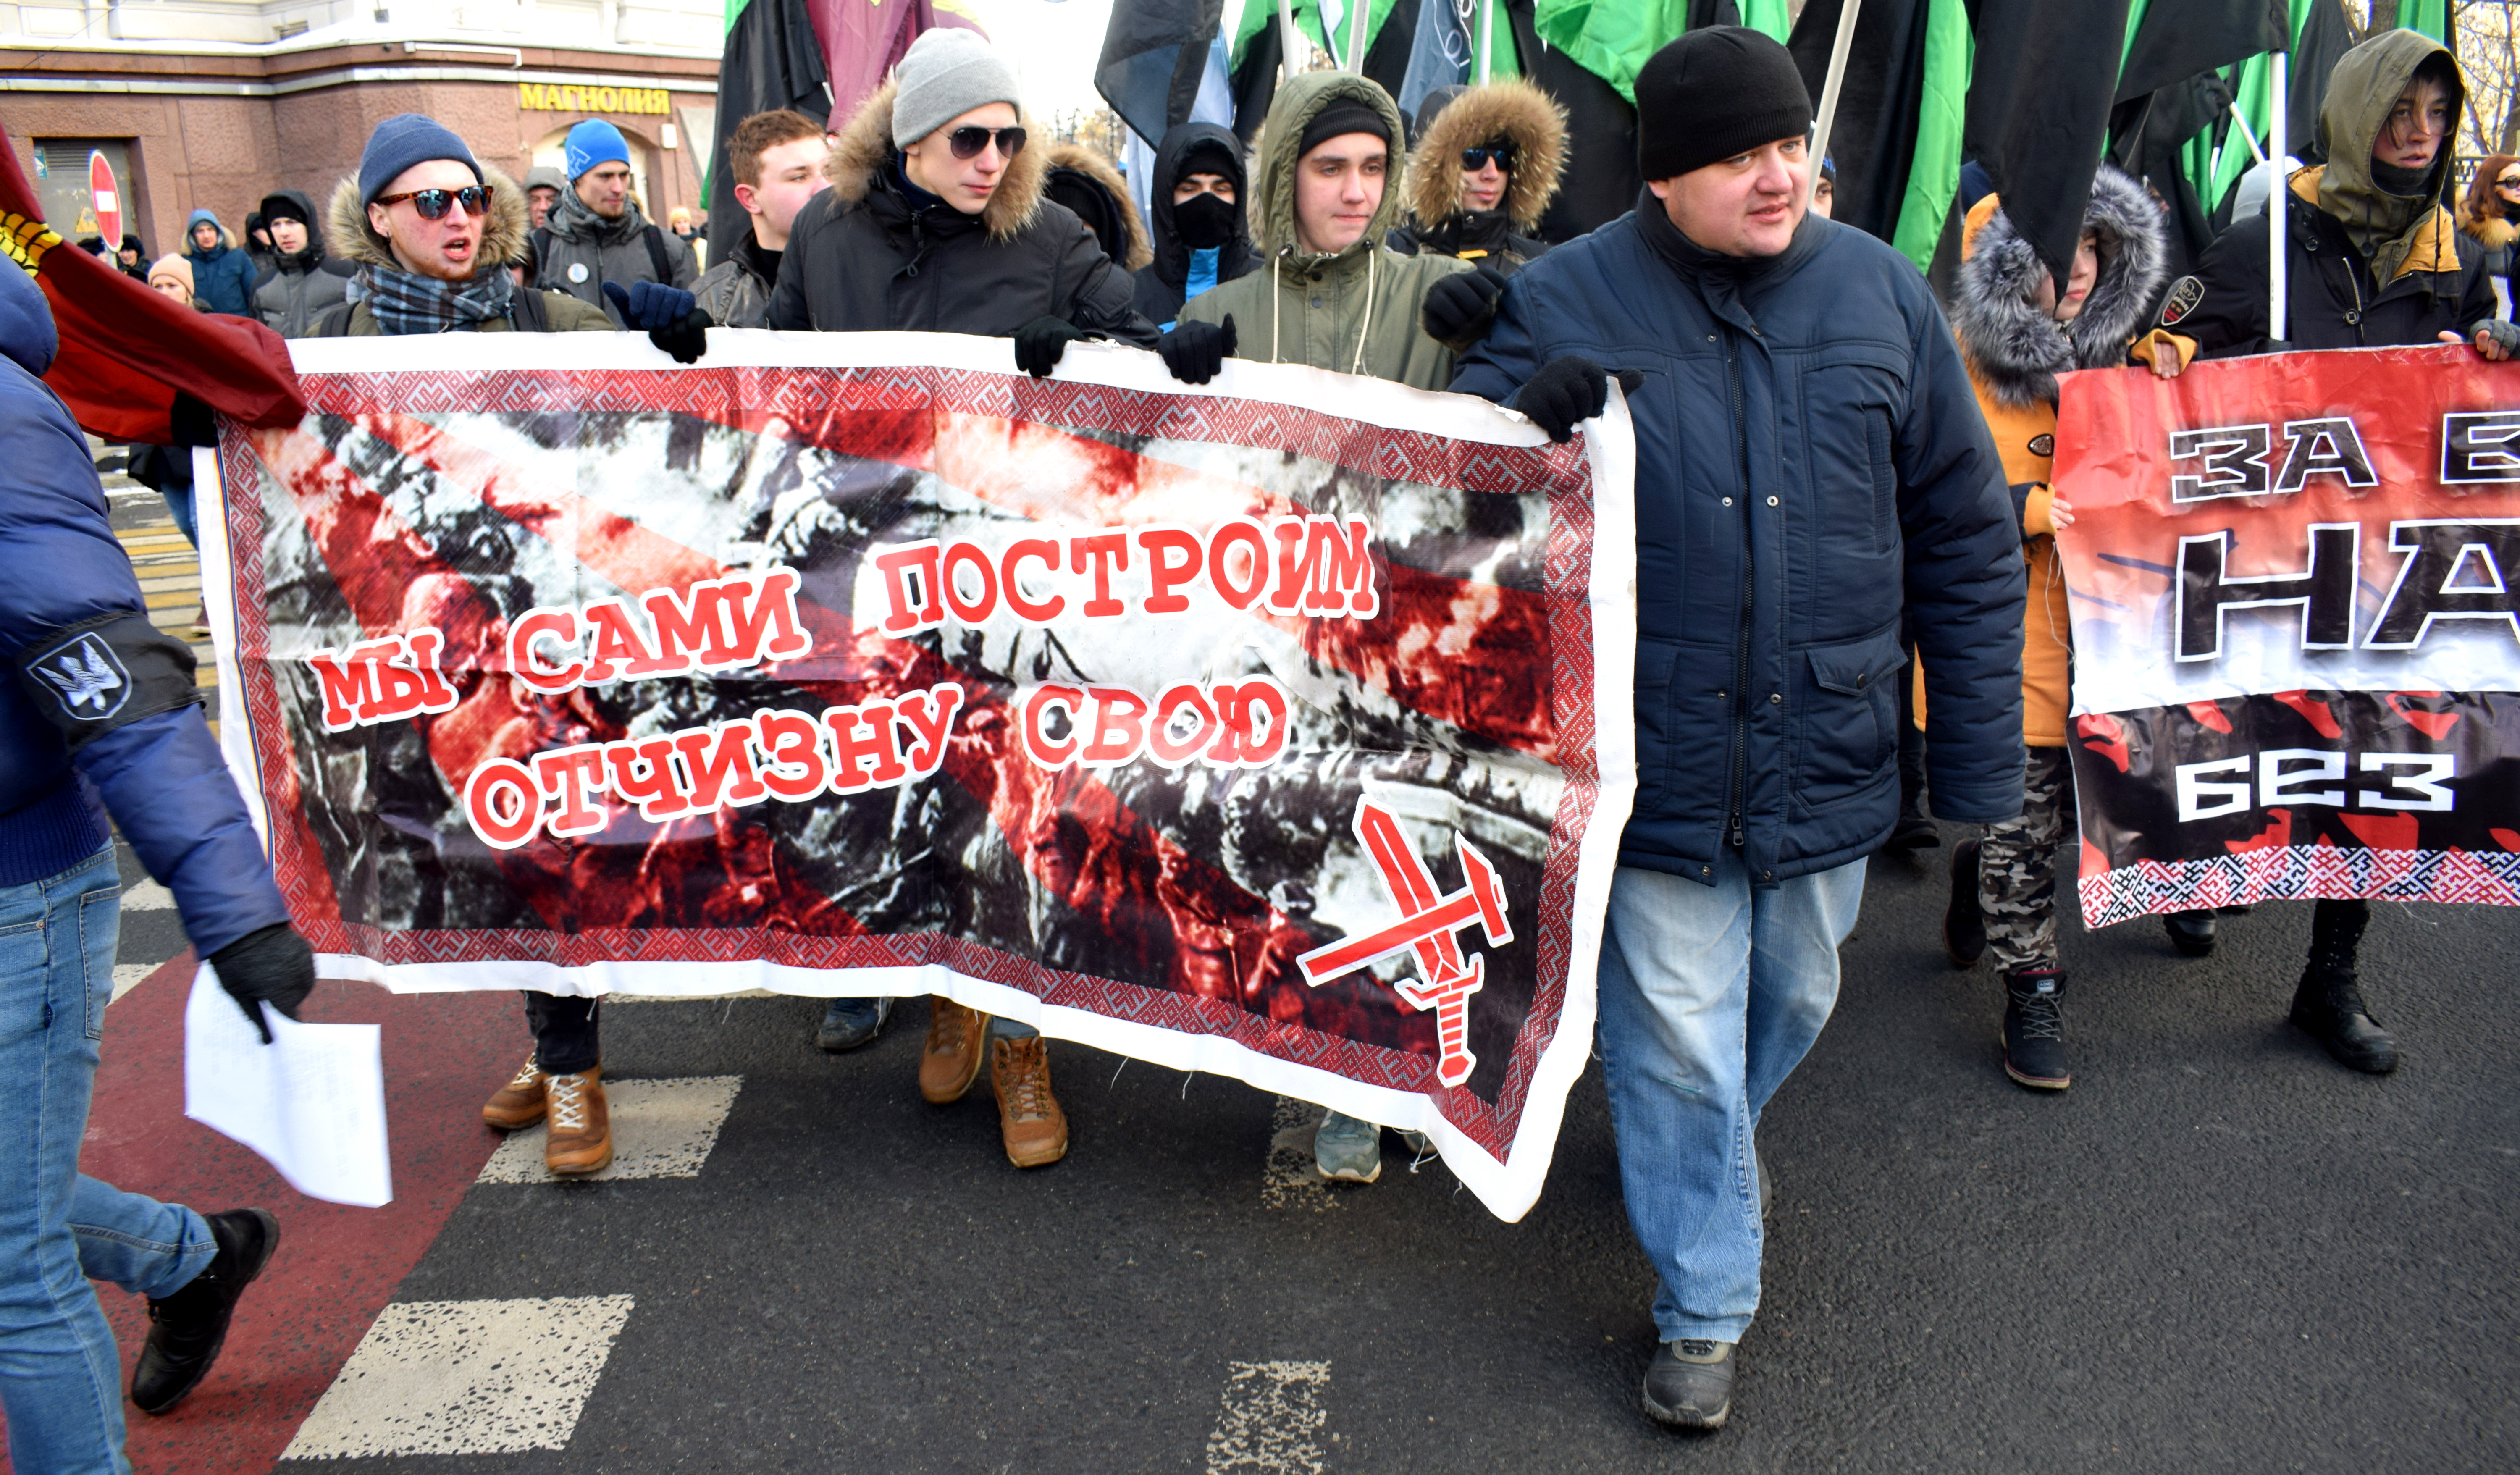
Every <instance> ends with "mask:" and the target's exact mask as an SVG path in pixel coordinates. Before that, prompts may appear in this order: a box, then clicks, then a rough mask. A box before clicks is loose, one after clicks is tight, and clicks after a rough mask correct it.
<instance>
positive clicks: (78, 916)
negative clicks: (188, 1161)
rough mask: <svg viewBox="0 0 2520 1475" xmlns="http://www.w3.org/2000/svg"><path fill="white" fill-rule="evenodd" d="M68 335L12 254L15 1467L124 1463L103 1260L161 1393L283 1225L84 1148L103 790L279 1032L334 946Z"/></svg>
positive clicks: (1, 1033)
mask: <svg viewBox="0 0 2520 1475" xmlns="http://www.w3.org/2000/svg"><path fill="white" fill-rule="evenodd" d="M57 346H58V340H57V339H56V337H55V334H54V329H53V320H52V314H51V311H50V309H49V308H48V307H47V305H46V304H45V301H44V295H43V292H42V291H41V290H40V289H38V288H37V287H36V286H35V283H34V279H33V278H32V277H31V276H29V275H28V273H27V272H26V271H24V270H22V269H21V268H20V267H19V266H18V264H17V263H15V262H14V261H9V260H0V465H5V466H7V467H8V468H9V469H10V478H9V486H8V490H7V492H6V494H5V495H0V661H5V662H6V663H7V666H8V670H7V671H6V673H5V674H0V1122H4V1123H5V1130H0V1361H5V1363H6V1365H7V1367H8V1369H9V1375H8V1376H7V1377H6V1378H0V1401H5V1403H6V1406H7V1408H8V1414H9V1448H10V1454H11V1457H12V1460H13V1462H14V1463H15V1464H16V1466H17V1467H18V1468H19V1469H21V1470H44V1471H64V1472H67V1471H78V1472H87V1471H100V1472H112V1471H127V1470H129V1469H130V1468H131V1467H130V1465H129V1464H128V1463H127V1462H125V1461H124V1459H123V1457H122V1440H123V1426H122V1410H121V1402H122V1394H121V1390H120V1389H119V1388H118V1387H117V1386H116V1379H117V1375H118V1369H119V1367H120V1365H121V1364H120V1362H119V1361H118V1359H117V1358H116V1357H115V1354H114V1348H113V1334H112V1331H111V1330H110V1329H109V1328H108V1327H107V1325H106V1321H105V1316H104V1314H103V1312H102V1311H100V1310H99V1308H98V1306H97V1301H96V1292H95V1290H94V1289H93V1288H92V1287H91V1286H90V1285H89V1284H88V1282H89V1280H90V1279H92V1278H93V1279H100V1280H110V1281H112V1282H114V1283H115V1284H118V1285H121V1286H122V1287H124V1288H125V1289H127V1290H132V1291H137V1292H140V1293H141V1294H144V1295H146V1296H148V1297H149V1298H150V1319H151V1322H152V1325H151V1327H150V1332H149V1342H148V1346H147V1347H146V1348H144V1349H143V1351H142V1353H141V1356H140V1363H139V1366H138V1368H137V1369H136V1370H135V1372H134V1374H133V1379H132V1388H131V1397H132V1402H134V1403H135V1404H137V1405H139V1406H140V1408H142V1409H143V1410H144V1411H146V1412H150V1413H162V1412H164V1411H165V1410H166V1409H168V1408H172V1407H174V1405H175V1403H176V1402H177V1401H178V1400H180V1399H181V1398H183V1397H184V1395H185V1394H187V1393H189V1392H191V1391H192V1389H193V1387H194V1385H195V1384H197V1383H199V1382H200V1381H201V1378H202V1375H203V1373H205V1372H207V1371H208V1370H209V1366H210V1362H211V1360H212V1359H214V1358H216V1357H217V1356H218V1351H219V1345H220V1341H221V1339H222V1338H223V1337H224V1336H225V1334H226V1331H227V1324H228V1319H229V1317H230V1314H231V1313H232V1312H233V1311H234V1309H235V1306H236V1300H237V1297H238V1295H239V1293H241V1292H242V1291H243V1290H244V1289H245V1286H246V1284H247V1283H248V1281H250V1280H252V1279H253V1277H254V1276H255V1275H256V1274H260V1273H261V1270H262V1268H263V1265H264V1264H265V1263H266V1262H267V1261H268V1260H269V1259H270V1256H271V1252H272V1249H273V1247H274V1246H275V1245H276V1244H277V1243H278V1242H279V1233H280V1230H279V1226H278V1224H277V1223H276V1222H275V1221H274V1220H273V1219H272V1217H271V1216H270V1215H269V1214H267V1213H265V1212H263V1211H262V1210H260V1209H239V1210H235V1211H233V1212H231V1213H226V1214H217V1215H212V1216H210V1217H209V1218H207V1219H204V1218H203V1216H202V1215H200V1214H197V1213H195V1212H193V1211H192V1210H191V1209H188V1208H185V1207H183V1206H182V1205H180V1204H164V1203H159V1202H158V1201H157V1200H155V1199H151V1198H146V1197H143V1196H142V1195H140V1194H137V1193H124V1192H121V1191H119V1190H117V1189H115V1188H113V1187H112V1185H110V1184H103V1183H99V1182H97V1181H96V1180H95V1179H92V1178H87V1177H84V1176H83V1175H81V1174H80V1173H79V1171H78V1155H79V1140H80V1139H81V1137H82V1136H83V1135H84V1134H85V1132H86V1128H87V1114H88V1096H89V1092H90V1090H91V1089H92V1087H93V1086H94V1084H95V1077H96V1064H97V1047H98V1040H99V1038H100V1037H101V1036H102V1035H103V1033H104V1029H105V1008H106V1005H107V1004H108V1003H110V1002H111V1001H112V994H113V949H114V934H115V923H116V920H117V917H118V915H119V913H118V903H119V898H120V892H121V886H120V882H119V877H118V875H117V873H116V871H115V867H114V863H113V848H112V842H111V835H112V832H111V830H110V829H109V828H108V827H107V820H106V817H107V815H108V813H109V812H110V813H111V814H112V819H113V823H114V824H115V825H117V826H119V827H121V830H122V833H123V835H124V837H125V838H127V839H128V840H129V841H130V842H131V848H132V850H133V851H134V852H135V853H136V854H137V855H138V856H139V858H140V863H141V864H142V865H143V866H145V867H147V868H148V870H149V873H150V874H151V875H154V876H156V877H157V878H158V880H159V881H160V882H162V883H164V884H165V886H166V887H167V889H168V890H170V891H172V892H173V893H174V896H175V905H176V907H177V909H178V910H179V911H180V912H181V914H182V916H183V919H184V930H185V932H186V934H187V935H189V936H190V937H191V938H192V941H193V946H194V947H195V948H196V949H197V950H198V951H199V952H200V953H201V954H202V956H203V957H205V958H207V959H209V960H210V961H211V962H212V963H213V964H214V965H215V966H216V967H217V969H218V974H219V981H220V983H222V984H223V985H225V986H226V988H227V990H228V992H229V993H230V994H232V995H234V996H235V997H236V999H237V1001H238V1003H239V1004H240V1005H241V1006H243V1007H244V1008H245V1010H246V1014H247V1016H248V1018H251V1019H253V1020H254V1021H255V1022H256V1024H257V1025H260V1026H261V1027H262V1028H263V1029H264V1032H265V1035H266V1038H267V1037H268V1032H269V1031H268V1026H267V1025H263V1023H262V1014H261V1012H260V1009H261V1006H263V1005H266V1004H267V1005H270V1006H273V1007H276V1008H278V1009H280V1010H282V1011H283V1012H285V1013H290V1014H294V1012H295V1010H296V1008H297V1006H298V1005H299V1004H300V1003H301V1002H302V1001H303V1000H304V999H305V997H306V994H307V992H308V990H310V989H311V988H313V987H314V983H315V966H314V955H313V954H312V953H311V952H309V951H308V949H307V946H306V942H305V940H304V939H303V938H301V937H299V936H298V935H297V933H296V932H295V931H294V930H293V929H292V928H291V926H290V925H289V912H288V909H287V908H286V907H284V906H283V905H282V903H281V898H280V891H279V888H278V887H277V886H275V885H274V884H273V883H272V878H271V869H270V867H269V866H268V865H266V864H265V863H264V860H263V855H262V847H261V845H260V844H259V843H258V842H257V841H256V840H255V838H254V832H253V827H252V825H251V823H250V821H249V820H248V817H247V814H246V808H245V800H244V797H243V796H242V795H240V794H239V793H238V792H237V786H236V783H235V782H234V781H233V780H231V779H230V778H229V777H228V771H227V765H226V764H225V763H224V762H222V761H221V759H220V757H219V750H218V746H217V744H216V743H215V742H213V741H212V740H211V738H210V733H209V728H208V726H207V725H206V724H205V723H203V720H202V713H201V710H200V707H199V706H198V705H197V702H198V697H197V694H196V693H195V689H194V685H193V655H192V651H191V649H190V648H187V647H186V646H184V645H183V643H181V642H180V641H177V640H175V639H174V638H173V637H171V636H168V635H166V634H164V633H162V632H160V631H158V630H157V629H156V628H155V627H153V626H152V625H151V624H150V623H149V611H148V607H147V605H146V603H144V602H143V600H142V598H141V594H140V581H139V578H138V576H137V575H135V574H134V573H133V572H132V568H131V561H130V559H129V557H128V556H127V555H125V554H124V552H123V550H122V545H121V544H120V543H119V542H118V541H117V540H116V539H115V538H114V535H113V528H112V524H111V523H110V521H109V520H108V518H107V515H106V505H105V493H104V489H103V488H102V487H101V486H99V485H98V482H97V475H96V466H95V463H94V462H93V461H92V460H91V459H90V458H89V454H88V448H87V442H86V440H85V438H84V437H83V436H81V434H80V433H79V428H78V425H77V424H76V423H75V422H73V421H72V420H71V418H70V415H69V412H68V411H67V409H65V408H64V407H63V405H62V402H61V400H60V399H59V398H57V397H56V396H55V395H54V393H53V391H52V390H51V388H49V387H48V386H46V384H45V383H44V382H43V380H42V379H41V378H39V376H40V375H42V374H43V372H44V371H45V370H46V369H47V368H49V367H50V366H51V364H52V360H53V353H54V350H55V348H56V347H57ZM179 449H180V448H179ZM168 1068H175V1067H174V1066H173V1063H172V1062H168Z"/></svg>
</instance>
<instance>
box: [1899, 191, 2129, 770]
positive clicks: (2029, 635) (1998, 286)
mask: <svg viewBox="0 0 2520 1475" xmlns="http://www.w3.org/2000/svg"><path fill="white" fill-rule="evenodd" d="M2083 228H2084V229H2085V230H2087V231H2091V232H2093V233H2095V234H2096V235H2097V237H2098V246H2099V257H2100V270H2099V276H2098V278H2097V280H2096V281H2094V282H2093V286H2092V291H2091V295H2090V296H2089V297H2088V298H2087V299H2086V300H2085V301H2084V303H2083V310H2082V312H2081V313H2079V314H2078V315H2077V316H2076V317H2075V318H2074V320H2073V321H2072V322H2071V323H2062V324H2060V323H2058V322H2057V321H2056V320H2055V318H2054V316H2053V315H2052V314H2051V313H2050V312H2049V311H2048V309H2046V308H2042V307H2040V306H2039V305H2038V303H2037V300H2036V299H2037V297H2038V296H2039V294H2040V287H2041V285H2042V284H2043V283H2045V282H2046V281H2047V280H2048V269H2047V267H2045V266H2044V265H2042V264H2041V263H2040V260H2039V256H2038V253H2037V252H2036V251H2034V250H2033V249H2032V248H2031V246H2030V243H2029V242H2027V241H2024V240H2022V239H2021V237H2020V236H2019V235H2017V234H2015V233H2014V231H2013V229H2012V223H2011V222H2010V221H2009V220H2007V219H2005V218H2004V215H2003V204H2002V202H2001V201H1998V200H1997V199H1996V197H1994V196H1992V195H1989V196H1987V197H1986V198H1985V199H1983V200H1981V201H1978V202H1977V204H1976V206H1975V207H1974V208H1972V209H1971V210H1970V211H1969V214H1968V221H1967V225H1966V227H1965V233H1964V234H1963V235H1962V236H1961V238H1960V269H1959V274H1958V279H1957V281H1956V282H1955V283H1954V287H1953V300H1952V304H1951V306H1952V312H1951V316H1952V332H1953V333H1954V334H1955V335H1958V338H1959V343H1960V355H1961V357H1962V358H1963V359H1965V360H1966V361H1967V363H1968V371H1969V382H1970V383H1971V384H1972V385H1973V386H1974V387H1975V388H1976V390H1977V403H1978V409H1979V411H1980V412H1981V413H1983V414H1984V415H1985V416H1986V425H1987V428H1988V429H1989V430H1990V431H1992V432H1994V435H1995V446H1996V449H1997V451H1999V452H2001V453H2002V455H2003V476H2004V480H2006V481H2008V482H2010V483H2011V484H2012V500H2013V506H2014V507H2015V508H2017V509H2018V510H2019V512H2020V514H2021V555H2022V558H2023V559H2025V560H2027V561H2028V563H2029V565H2030V600H2029V603H2028V605H2027V606H2026V609H2025V612H2024V615H2023V620H2022V631H2021V737H2022V740H2023V741H2024V742H2026V743H2028V744H2030V745H2031V746H2033V747H2062V746H2064V745H2065V713H2066V711H2067V709H2068V705H2069V702H2070V699H2071V689H2072V683H2073V653H2074V651H2073V640H2072V635H2071V626H2070V625H2069V624H2068V623H2067V620H2068V615H2067V612H2066V594H2065V569H2064V564H2063V561H2062V560H2061V559H2059V558H2058V557H2057V554H2056V537H2055V534H2056V527H2055V524H2054V523H2053V522H2052V521H2051V520H2050V519H2049V516H2048V509H2049V505H2050V504H2051V503H2052V502H2053V500H2054V497H2053V494H2052V493H2051V492H2050V491H2049V488H2048V478H2049V475H2050V474H2051V473H2050V471H2049V467H2050V464H2051V461H2052V458H2053V457H2054V455H2055V452H2056V376H2057V375H2058V374H2060V373H2063V372H2065V371H2067V370H2070V369H2100V368H2108V367H2113V366H2116V365H2122V364H2124V363H2125V362H2126V352H2127V343H2128V342H2129V341H2130V340H2131V339H2132V338H2133V337H2134V335H2135V332H2136V329H2137V327H2138V325H2139V324H2140V323H2141V322H2142V319H2143V315H2144V313H2145V311H2146V310H2147V309H2148V308H2149V307H2150V306H2151V305H2152V295H2153V292H2154V291H2156V290H2157V289H2158V288H2159V287H2160V286H2161V277H2162V271H2163V261H2164V248H2163V241H2162V230H2161V211H2160V207H2159V206H2157V205H2155V204H2154V203H2153V201H2152V197H2151V196H2150V195H2148V194H2146V193H2145V192H2144V188H2143V186H2141V185H2139V184H2138V183H2137V182H2136V181H2134V180H2133V179H2130V178H2129V177H2127V176H2126V175H2125V174H2122V173H2120V172H2119V171H2117V170H2116V169H2113V168H2111V167H2109V166H2108V165H2106V164H2102V165H2101V166H2100V170H2099V173H2098V175H2097V176H2096V177H2094V178H2093V181H2092V203H2091V206H2090V208H2089V209H2088V210H2086V211H2085V212H2084V215H2083ZM1924 721H1925V693H1924V680H1923V672H1922V670H1921V668H1920V669H1919V671H1918V673H1917V683H1916V722H1917V725H1918V726H1920V727H1921V726H1922V725H1923V724H1924Z"/></svg>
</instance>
